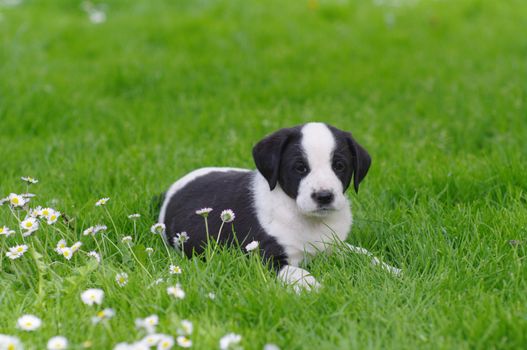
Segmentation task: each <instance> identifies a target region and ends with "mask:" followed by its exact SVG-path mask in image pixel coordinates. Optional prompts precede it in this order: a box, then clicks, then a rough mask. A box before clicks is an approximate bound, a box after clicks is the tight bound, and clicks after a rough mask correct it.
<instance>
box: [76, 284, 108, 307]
mask: <svg viewBox="0 0 527 350" xmlns="http://www.w3.org/2000/svg"><path fill="white" fill-rule="evenodd" d="M103 298H104V291H103V290H102V289H98V288H90V289H87V290H85V291H84V292H82V294H81V300H82V302H83V303H84V304H86V305H90V306H91V305H93V304H97V305H101V304H102V300H103Z"/></svg>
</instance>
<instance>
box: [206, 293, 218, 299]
mask: <svg viewBox="0 0 527 350" xmlns="http://www.w3.org/2000/svg"><path fill="white" fill-rule="evenodd" d="M207 296H208V297H209V299H210V300H214V299H216V294H215V293H214V292H209V294H207Z"/></svg>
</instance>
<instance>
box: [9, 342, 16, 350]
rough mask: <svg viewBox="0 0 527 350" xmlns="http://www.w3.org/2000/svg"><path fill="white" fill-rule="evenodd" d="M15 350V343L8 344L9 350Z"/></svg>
mask: <svg viewBox="0 0 527 350" xmlns="http://www.w3.org/2000/svg"><path fill="white" fill-rule="evenodd" d="M15 349H16V348H15V344H13V343H9V344H7V350H15Z"/></svg>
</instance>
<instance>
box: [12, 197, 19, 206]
mask: <svg viewBox="0 0 527 350" xmlns="http://www.w3.org/2000/svg"><path fill="white" fill-rule="evenodd" d="M11 203H13V204H18V203H19V201H18V197H14V198H13V199H11Z"/></svg>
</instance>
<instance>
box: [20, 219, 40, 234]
mask: <svg viewBox="0 0 527 350" xmlns="http://www.w3.org/2000/svg"><path fill="white" fill-rule="evenodd" d="M20 227H21V228H22V229H24V230H26V233H29V232H34V231H36V230H38V221H37V219H35V218H32V217H28V218H25V219H24V220H23V221H22V222H21V223H20Z"/></svg>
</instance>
